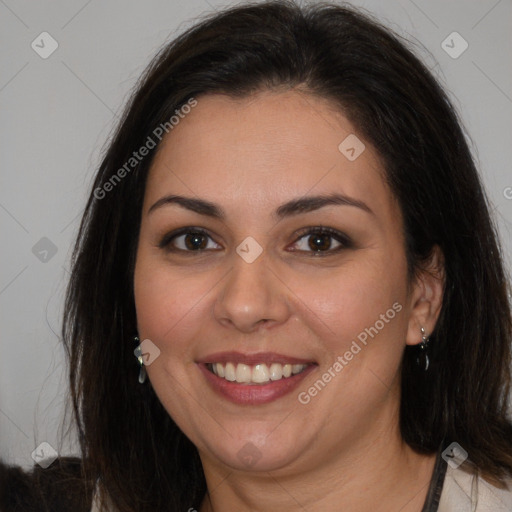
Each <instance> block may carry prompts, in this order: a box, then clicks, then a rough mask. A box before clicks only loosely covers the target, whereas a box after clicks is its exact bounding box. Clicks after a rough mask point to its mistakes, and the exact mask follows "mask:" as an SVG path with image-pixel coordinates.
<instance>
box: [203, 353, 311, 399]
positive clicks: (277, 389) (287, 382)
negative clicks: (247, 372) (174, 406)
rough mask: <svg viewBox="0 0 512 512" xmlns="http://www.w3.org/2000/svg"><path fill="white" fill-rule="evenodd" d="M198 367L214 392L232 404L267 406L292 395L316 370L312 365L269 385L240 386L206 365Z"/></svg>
mask: <svg viewBox="0 0 512 512" xmlns="http://www.w3.org/2000/svg"><path fill="white" fill-rule="evenodd" d="M198 366H199V368H200V369H201V371H202V372H203V374H204V376H205V377H206V380H207V381H208V383H209V384H210V386H211V387H212V388H213V390H214V391H216V392H217V393H218V394H219V395H221V396H223V397H224V398H227V399H228V400H230V401H231V402H234V403H236V404H243V405H259V404H266V403H269V402H273V401H274V400H277V399H278V398H281V397H282V396H284V395H287V394H288V393H291V392H292V391H293V390H294V389H296V388H297V387H298V385H299V384H300V383H301V382H302V380H303V379H304V378H305V377H306V376H307V375H309V374H310V373H311V372H312V371H313V370H314V369H315V368H316V365H310V366H308V367H307V368H306V369H305V370H304V371H302V372H301V373H298V374H297V375H293V376H291V377H285V378H282V379H280V380H275V381H270V382H269V383H268V384H240V383H238V382H231V381H229V380H226V379H224V378H222V377H217V375H215V374H214V373H212V372H211V371H210V370H208V368H207V367H206V364H203V363H201V364H199V365H198Z"/></svg>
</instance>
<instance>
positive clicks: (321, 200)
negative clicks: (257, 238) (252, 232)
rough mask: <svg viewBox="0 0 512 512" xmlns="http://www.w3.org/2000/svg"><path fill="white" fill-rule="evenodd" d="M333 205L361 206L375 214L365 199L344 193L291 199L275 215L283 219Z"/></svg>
mask: <svg viewBox="0 0 512 512" xmlns="http://www.w3.org/2000/svg"><path fill="white" fill-rule="evenodd" d="M331 205H337V206H353V207H355V208H360V209H361V210H363V211H365V212H367V213H369V214H371V215H375V213H374V212H373V211H372V210H371V208H370V207H369V206H368V205H367V204H366V203H364V202H363V201H361V200H359V199H355V198H353V197H349V196H346V195H343V194H330V195H320V196H309V197H301V198H299V199H293V200H292V201H289V202H287V203H285V204H283V205H281V206H280V207H279V208H277V210H276V212H275V215H276V217H277V218H278V219H282V218H284V217H289V216H291V215H297V214H300V213H305V212H311V211H314V210H319V209H320V208H323V207H324V206H331Z"/></svg>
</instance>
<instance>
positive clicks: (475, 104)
mask: <svg viewBox="0 0 512 512" xmlns="http://www.w3.org/2000/svg"><path fill="white" fill-rule="evenodd" d="M234 3H236V2H220V1H215V0H208V1H207V0H176V1H158V0H152V1H147V2H121V1H119V0H109V1H108V2H100V1H99V0H90V1H66V2H64V1H63V0H61V1H52V2H49V1H41V2H30V1H28V0H19V1H15V0H0V38H1V39H0V42H1V44H0V59H1V60H0V62H1V65H0V112H1V117H0V130H1V132H0V141H1V152H0V165H1V167H0V169H1V187H0V226H1V230H2V265H1V270H0V314H1V319H0V322H1V327H2V328H1V352H0V457H1V458H3V459H5V460H7V461H8V462H12V463H16V464H20V465H22V466H25V467H29V466H32V465H33V460H32V459H31V452H32V451H33V450H34V448H35V447H36V446H37V445H39V444H40V443H41V442H43V441H46V442H48V443H50V445H52V446H53V447H55V449H56V450H57V451H58V452H59V453H61V454H66V453H73V452H74V453H76V447H74V444H73V437H72V436H70V437H69V439H68V440H67V441H66V442H63V443H61V435H62V433H63V432H62V431H60V430H59V427H60V424H61V420H62V414H63V410H64V409H63V408H64V404H65V402H66V396H67V383H66V368H65V364H64V357H63V355H64V354H63V349H62V346H61V343H60V340H59V334H60V316H61V313H62V300H63V293H64V289H65V284H66V280H67V278H68V276H69V272H68V268H69V255H70V247H71V244H72V241H73V238H74V236H75V233H76V230H77V228H78V224H79V219H80V215H81V212H82V209H83V207H84V204H85V197H86V194H87V192H88V190H89V187H90V184H91V180H92V177H93V175H94V171H95V168H96V167H97V165H98V163H99V161H100V156H101V153H102V150H103V149H104V145H105V144H106V141H107V140H108V137H109V134H110V132H111V129H112V127H113V126H114V124H115V121H116V116H117V115H118V114H117V113H118V112H120V108H121V106H122V105H123V104H124V102H125V101H126V99H127V98H128V95H129V93H130V90H131V88H132V87H133V85H134V83H135V81H136V79H137V78H138V76H139V74H140V73H141V72H142V70H143V68H144V67H145V66H146V64H147V63H148V61H149V59H150V58H151V56H153V54H154V53H155V52H156V50H157V49H158V48H159V47H160V46H161V45H162V44H163V43H164V42H166V41H168V40H170V39H171V38H173V36H174V35H176V34H177V33H178V32H181V31H182V30H184V29H185V28H187V27H189V26H190V25H191V24H193V22H194V19H197V16H199V15H202V14H205V13H207V12H211V11H213V10H217V9H219V8H221V7H222V6H223V5H232V4H234ZM352 3H353V4H354V5H359V6H362V7H365V8H367V9H368V10H370V11H371V12H373V13H374V14H376V15H378V16H379V17H380V18H381V19H382V21H384V22H385V23H386V24H388V25H389V26H391V27H392V28H394V29H395V30H397V31H398V32H399V33H400V34H402V35H405V36H406V37H408V38H409V39H413V40H415V41H416V42H417V44H418V53H419V54H420V56H422V58H423V59H424V60H425V61H426V62H427V64H428V66H429V67H430V68H431V69H432V71H433V72H434V73H435V75H436V76H438V78H439V79H440V80H441V82H442V83H443V84H444V85H445V87H447V88H448V90H449V91H450V96H451V98H452V100H453V101H454V103H455V106H456V108H457V109H458V110H459V112H460V114H461V116H462V119H463V122H464V124H465V126H466V128H467V132H468V134H470V135H469V136H470V138H471V141H472V142H471V146H472V148H473V151H474V154H475V157H476V158H477V160H478V162H479V165H480V168H481V172H482V175H483V177H484V182H485V185H486V188H487V191H488V194H489V197H490V199H491V202H492V205H493V210H494V212H495V215H496V219H497V222H498V225H499V229H500V233H501V237H502V242H503V244H504V249H505V255H506V258H507V265H508V268H511V253H512V250H511V248H512V244H511V237H510V233H511V221H512V173H511V171H510V161H511V156H512V140H511V134H512V129H511V124H512V122H511V121H512V116H511V112H512V99H511V98H512V70H511V66H510V62H511V60H510V56H511V54H512V2H511V0H471V1H468V0H451V1H446V0H434V1H432V0H431V1H427V0H414V1H412V0H384V1H382V0H381V1H379V0H371V1H360V0H357V1H354V2H352ZM454 31H456V32H458V33H459V34H461V36H462V37H463V38H464V39H465V40H466V41H467V43H468V45H469V46H468V48H467V50H466V51H465V52H464V53H462V54H461V55H460V56H459V57H458V58H453V57H451V56H450V55H448V53H446V51H445V50H444V49H443V48H442V46H441V44H442V42H443V41H444V40H445V39H446V38H447V36H448V35H449V34H451V33H452V32H454ZM42 32H48V33H49V34H50V35H51V36H52V37H53V38H54V39H55V40H56V41H57V43H58V48H57V50H56V51H55V52H54V53H53V54H51V55H50V56H49V57H48V58H46V59H43V58H41V57H40V56H39V55H38V53H36V51H34V49H33V48H32V47H31V43H32V42H33V41H34V40H35V41H36V43H38V42H39V45H40V46H42V43H40V38H39V37H38V36H39V35H40V34H41V33H42ZM45 41H46V42H45V43H44V45H45V49H46V50H47V49H48V48H49V42H48V40H45ZM448 41H450V42H449V43H448V44H450V45H451V46H454V50H457V49H460V48H461V46H460V42H459V41H457V40H455V41H454V42H453V44H452V43H451V40H450V39H448ZM454 50H452V51H454ZM432 207H433V208H435V205H432ZM467 207H468V208H471V205H470V204H468V205H467ZM43 237H46V238H47V239H49V240H50V241H51V242H49V241H48V240H46V239H45V240H43V241H41V239H42V238H43ZM34 247H35V248H34ZM52 248H53V251H55V249H56V250H57V252H56V253H55V254H53V253H52ZM44 250H48V251H49V252H48V253H45V252H44Z"/></svg>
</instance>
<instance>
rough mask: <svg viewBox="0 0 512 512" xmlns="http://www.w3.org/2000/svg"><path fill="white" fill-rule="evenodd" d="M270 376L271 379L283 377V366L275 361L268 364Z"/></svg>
mask: <svg viewBox="0 0 512 512" xmlns="http://www.w3.org/2000/svg"><path fill="white" fill-rule="evenodd" d="M270 378H271V379H272V380H279V379H282V378H283V366H282V365H280V364H277V363H272V364H271V365H270Z"/></svg>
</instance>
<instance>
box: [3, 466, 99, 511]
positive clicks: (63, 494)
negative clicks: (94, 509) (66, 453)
mask: <svg viewBox="0 0 512 512" xmlns="http://www.w3.org/2000/svg"><path fill="white" fill-rule="evenodd" d="M91 502H92V489H90V488H89V487H88V486H87V485H86V483H85V482H84V479H83V478H82V464H81V459H79V458H78V457H61V458H59V459H57V460H56V461H55V462H53V463H52V465H51V466H49V467H48V468H46V469H43V468H42V467H40V466H39V465H37V464H36V465H35V466H34V467H33V468H32V469H31V470H30V471H25V470H23V469H22V468H20V467H18V466H9V465H7V464H5V463H2V461H0V511H1V512H25V511H26V512H28V511H31V512H35V511H38V510H58V511H60V512H67V511H68V510H69V511H72V512H90V510H91Z"/></svg>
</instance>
